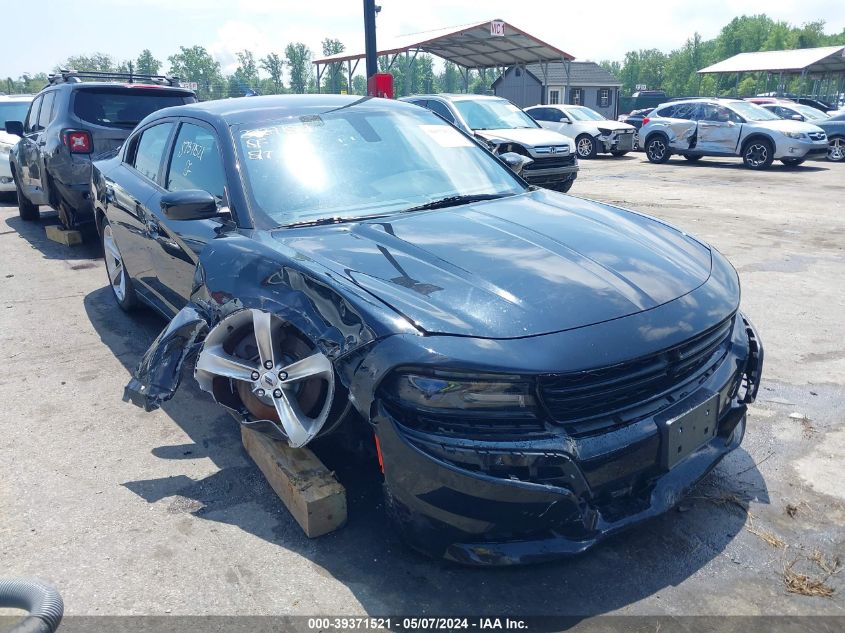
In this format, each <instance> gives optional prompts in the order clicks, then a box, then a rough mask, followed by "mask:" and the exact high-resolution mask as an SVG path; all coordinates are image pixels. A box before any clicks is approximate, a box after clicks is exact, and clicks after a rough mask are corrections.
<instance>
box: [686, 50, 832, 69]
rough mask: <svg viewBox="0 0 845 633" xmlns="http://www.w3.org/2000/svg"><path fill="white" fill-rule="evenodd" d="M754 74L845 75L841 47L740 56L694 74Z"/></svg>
mask: <svg viewBox="0 0 845 633" xmlns="http://www.w3.org/2000/svg"><path fill="white" fill-rule="evenodd" d="M754 72H771V73H780V72H782V73H791V74H797V73H812V74H824V73H845V46H824V47H822V48H798V49H795V50H790V51H762V52H760V53H740V54H739V55H734V56H733V57H729V58H728V59H725V60H722V61H720V62H719V63H717V64H713V65H712V66H708V67H707V68H702V69H701V70H699V71H698V73H699V74H700V75H711V74H725V73H728V74H733V73H754Z"/></svg>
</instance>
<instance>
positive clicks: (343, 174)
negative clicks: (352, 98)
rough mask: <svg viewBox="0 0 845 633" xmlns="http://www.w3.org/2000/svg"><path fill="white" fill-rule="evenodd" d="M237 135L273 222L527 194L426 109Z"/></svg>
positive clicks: (300, 119)
mask: <svg viewBox="0 0 845 633" xmlns="http://www.w3.org/2000/svg"><path fill="white" fill-rule="evenodd" d="M409 110H411V111H409ZM233 133H234V138H235V143H236V145H237V148H238V153H239V155H240V161H241V165H242V169H243V174H244V182H245V185H246V189H247V192H248V194H249V195H250V197H251V201H252V206H253V208H254V210H255V212H256V215H257V216H258V217H257V220H258V223H259V224H264V225H265V226H280V225H285V224H296V223H304V222H314V221H319V220H326V219H338V220H343V219H350V218H366V217H373V216H380V215H385V214H389V213H395V212H398V211H403V210H407V209H411V208H412V207H416V206H419V205H423V204H426V203H430V202H432V201H436V200H441V199H443V198H447V197H452V196H478V195H481V196H487V195H489V196H498V195H502V196H504V195H513V194H516V193H521V192H523V191H525V190H526V189H525V185H523V184H522V183H521V182H520V181H519V180H518V179H517V178H516V177H515V176H514V175H513V173H512V172H511V171H510V170H509V169H508V168H507V167H505V166H504V165H503V164H502V163H500V162H499V161H497V160H496V159H495V158H493V157H492V156H490V155H489V154H488V153H486V152H485V151H484V150H482V149H481V148H480V147H478V146H477V145H476V144H475V143H474V142H473V141H472V140H470V139H469V138H467V137H466V136H464V135H463V134H462V133H461V132H459V131H458V130H456V129H455V128H454V127H452V126H451V125H449V124H448V123H446V122H445V121H443V120H442V119H441V118H440V117H438V116H437V115H435V114H433V113H431V112H429V111H427V110H423V109H421V108H413V109H408V110H405V109H402V110H399V109H393V108H391V109H385V110H374V109H358V110H356V109H355V108H354V106H353V107H351V108H350V107H347V108H344V109H338V110H335V111H331V112H328V113H323V114H320V115H308V116H294V117H288V118H286V119H283V120H280V121H274V122H262V123H261V124H255V125H240V126H235V127H233ZM262 219H263V222H262V221H261V220H262Z"/></svg>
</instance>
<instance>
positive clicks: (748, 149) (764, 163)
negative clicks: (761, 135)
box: [742, 139, 775, 169]
mask: <svg viewBox="0 0 845 633" xmlns="http://www.w3.org/2000/svg"><path fill="white" fill-rule="evenodd" d="M774 158H775V157H774V148H772V144H771V142H770V141H767V140H766V139H753V140H751V141H749V142H748V143H747V144H746V146H745V148H744V149H743V150H742V162H743V163H745V166H746V167H748V168H749V169H768V168H769V167H770V166H771V164H772V161H773V160H774Z"/></svg>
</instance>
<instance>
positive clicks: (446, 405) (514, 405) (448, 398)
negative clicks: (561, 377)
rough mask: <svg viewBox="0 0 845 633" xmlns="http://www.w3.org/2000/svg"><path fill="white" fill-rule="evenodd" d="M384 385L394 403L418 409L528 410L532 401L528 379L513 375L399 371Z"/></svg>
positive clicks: (531, 391)
mask: <svg viewBox="0 0 845 633" xmlns="http://www.w3.org/2000/svg"><path fill="white" fill-rule="evenodd" d="M385 388H386V391H387V393H388V396H389V397H390V398H391V399H394V400H395V401H397V403H398V404H400V405H402V406H404V407H409V408H414V409H418V410H428V411H447V410H449V411H490V412H491V413H492V412H494V411H499V412H519V413H528V412H530V411H532V410H533V409H534V406H535V404H536V403H535V399H534V394H533V389H532V386H531V383H530V382H527V381H520V380H519V379H518V378H516V377H499V376H497V377H489V378H488V377H484V378H476V377H459V376H447V375H441V374H440V373H439V372H433V373H432V374H430V375H423V374H413V373H402V374H395V375H394V376H393V377H392V378H391V379H389V380H388V383H387V385H386V386H385Z"/></svg>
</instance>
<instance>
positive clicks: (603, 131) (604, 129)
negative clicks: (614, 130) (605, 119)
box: [599, 127, 610, 136]
mask: <svg viewBox="0 0 845 633" xmlns="http://www.w3.org/2000/svg"><path fill="white" fill-rule="evenodd" d="M599 134H601V135H602V136H607V135H608V134H610V130H608V129H607V128H603V127H600V128H599Z"/></svg>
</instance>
